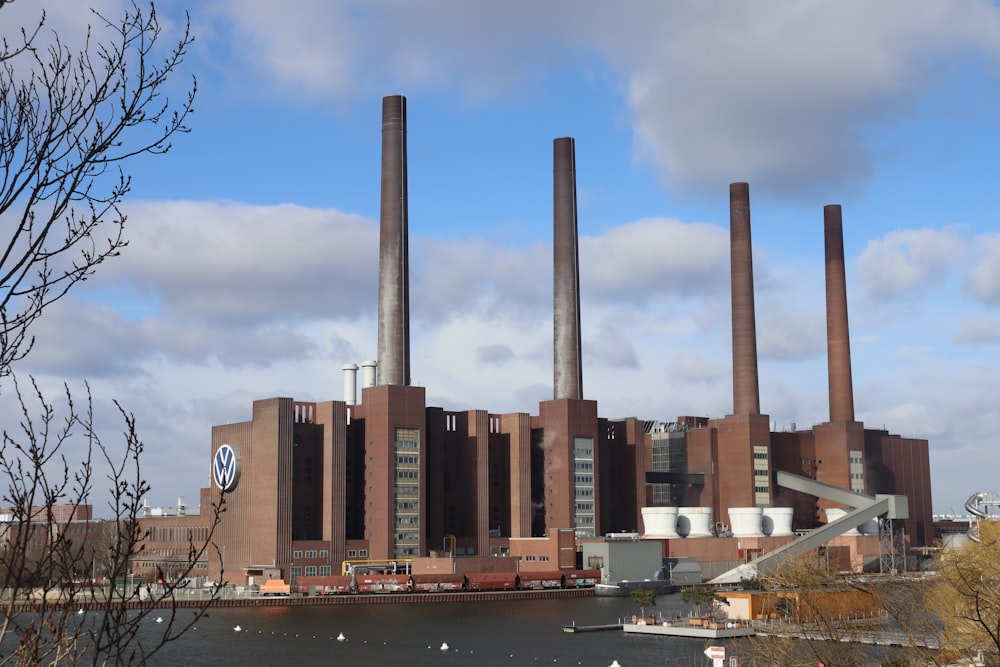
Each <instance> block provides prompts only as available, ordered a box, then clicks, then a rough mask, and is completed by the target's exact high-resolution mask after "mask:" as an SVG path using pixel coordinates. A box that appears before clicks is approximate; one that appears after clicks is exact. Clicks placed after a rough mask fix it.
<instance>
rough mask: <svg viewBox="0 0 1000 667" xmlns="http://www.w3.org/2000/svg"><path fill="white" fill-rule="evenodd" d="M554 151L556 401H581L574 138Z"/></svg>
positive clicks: (556, 143)
mask: <svg viewBox="0 0 1000 667" xmlns="http://www.w3.org/2000/svg"><path fill="white" fill-rule="evenodd" d="M552 149H553V150H552V153H553V160H552V162H553V168H552V177H553V178H552V181H553V182H552V204H553V236H552V249H553V256H552V269H553V277H554V287H553V324H554V332H553V334H554V335H553V346H552V349H553V354H554V360H553V361H554V363H553V371H554V378H553V398H555V399H557V400H558V399H561V398H571V399H582V398H583V360H582V355H583V352H582V347H583V346H582V343H581V340H580V256H579V250H578V247H577V239H578V232H577V217H576V144H575V142H574V140H573V138H572V137H560V138H558V139H555V140H554V141H553V144H552Z"/></svg>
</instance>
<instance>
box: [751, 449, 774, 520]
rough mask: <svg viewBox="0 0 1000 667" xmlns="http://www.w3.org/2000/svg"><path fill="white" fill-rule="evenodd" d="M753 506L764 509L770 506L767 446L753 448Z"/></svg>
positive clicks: (769, 471)
mask: <svg viewBox="0 0 1000 667" xmlns="http://www.w3.org/2000/svg"><path fill="white" fill-rule="evenodd" d="M753 474H754V488H753V490H754V504H755V505H757V506H758V507H764V506H767V505H770V504H771V484H770V478H771V469H770V461H769V460H768V453H767V446H766V445H754V446H753Z"/></svg>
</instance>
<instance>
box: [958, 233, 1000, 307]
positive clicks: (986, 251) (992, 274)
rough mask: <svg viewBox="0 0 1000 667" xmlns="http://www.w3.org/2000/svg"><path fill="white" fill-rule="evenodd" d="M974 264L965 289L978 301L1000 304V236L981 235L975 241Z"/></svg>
mask: <svg viewBox="0 0 1000 667" xmlns="http://www.w3.org/2000/svg"><path fill="white" fill-rule="evenodd" d="M974 247H975V254H976V255H977V257H976V260H975V263H974V264H973V265H972V268H971V269H970V270H969V275H968V276H967V278H966V282H965V289H967V290H968V291H969V293H970V294H972V295H973V296H974V297H975V298H977V299H979V300H980V301H982V302H984V303H987V304H990V305H996V304H998V303H1000V234H983V235H981V236H979V237H977V238H976V240H975V245H974Z"/></svg>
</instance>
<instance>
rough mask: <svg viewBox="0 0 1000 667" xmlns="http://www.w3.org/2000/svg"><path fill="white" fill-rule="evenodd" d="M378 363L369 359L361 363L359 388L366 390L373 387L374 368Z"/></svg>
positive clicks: (374, 378)
mask: <svg viewBox="0 0 1000 667" xmlns="http://www.w3.org/2000/svg"><path fill="white" fill-rule="evenodd" d="M377 366H378V363H377V362H375V361H372V360H371V359H369V360H368V361H362V362H361V387H362V388H364V389H368V388H370V387H374V386H375V380H376V375H375V372H376V367H377Z"/></svg>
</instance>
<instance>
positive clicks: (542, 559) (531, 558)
mask: <svg viewBox="0 0 1000 667" xmlns="http://www.w3.org/2000/svg"><path fill="white" fill-rule="evenodd" d="M524 560H532V561H533V560H535V557H534V556H525V557H524ZM538 561H539V562H541V563H548V562H549V557H548V556H539V557H538Z"/></svg>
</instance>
